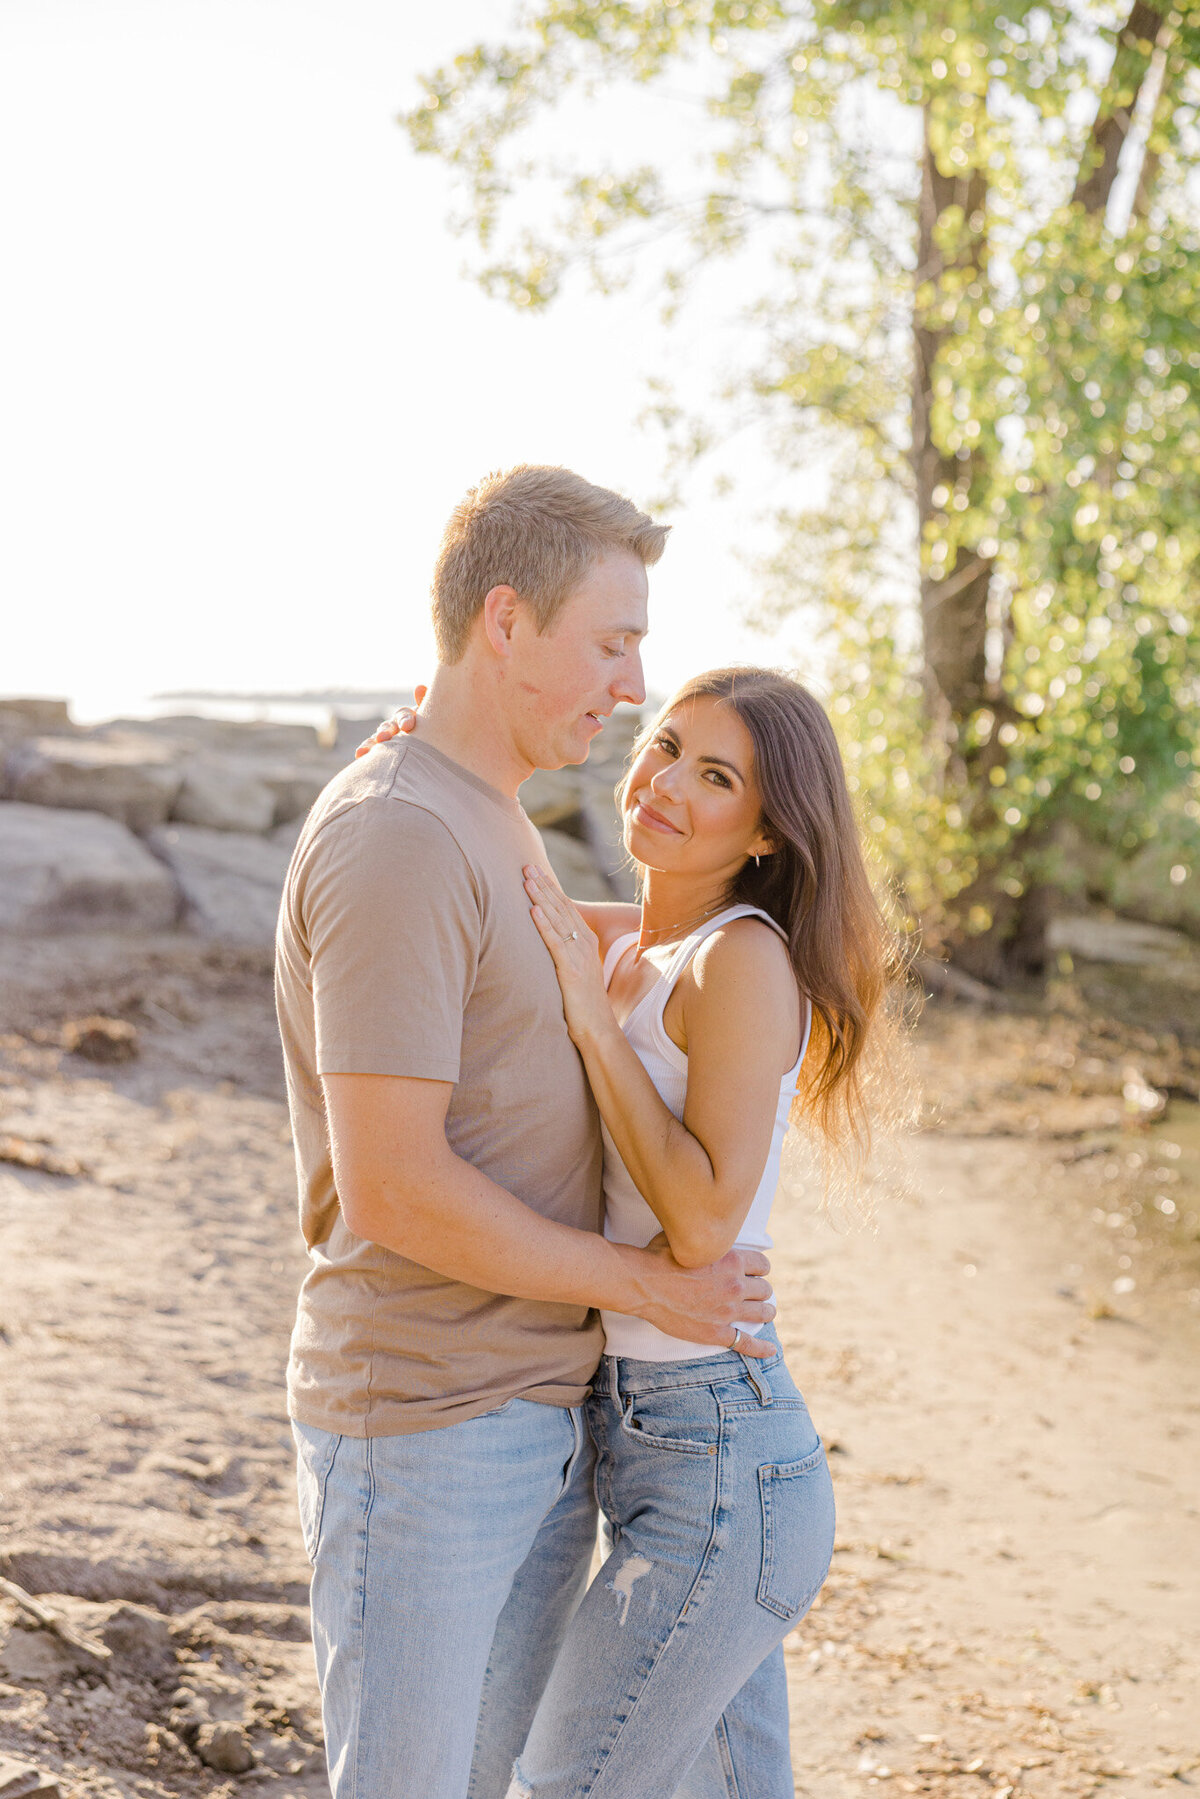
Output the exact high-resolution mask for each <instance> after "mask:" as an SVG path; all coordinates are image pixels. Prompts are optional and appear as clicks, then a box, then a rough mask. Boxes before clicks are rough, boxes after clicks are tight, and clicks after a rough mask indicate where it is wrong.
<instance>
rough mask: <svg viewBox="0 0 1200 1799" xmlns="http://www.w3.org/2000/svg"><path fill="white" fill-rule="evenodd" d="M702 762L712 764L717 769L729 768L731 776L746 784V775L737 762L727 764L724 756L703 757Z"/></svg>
mask: <svg viewBox="0 0 1200 1799" xmlns="http://www.w3.org/2000/svg"><path fill="white" fill-rule="evenodd" d="M700 760H701V762H711V763H713V764H714V765H715V766H716V767H717V768H727V769H728V770H729V772H730V774H733V775H736V776H737V778H738V780H739V781H742V782H744V781H745V779H746V777H745V775H744V774H743V773H742V771H741V769H740V768H739V767H738V765H737V763H736V762H726V760H725V758H724V756H701V758H700Z"/></svg>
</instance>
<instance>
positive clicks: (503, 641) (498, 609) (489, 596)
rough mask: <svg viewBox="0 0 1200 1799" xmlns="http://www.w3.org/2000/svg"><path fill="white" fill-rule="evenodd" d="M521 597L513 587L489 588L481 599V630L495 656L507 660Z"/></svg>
mask: <svg viewBox="0 0 1200 1799" xmlns="http://www.w3.org/2000/svg"><path fill="white" fill-rule="evenodd" d="M520 604H521V597H520V595H519V594H518V592H517V590H516V588H515V587H505V586H501V587H490V588H489V589H488V591H487V593H486V594H485V595H484V599H483V628H484V631H485V632H486V634H487V640H488V642H489V644H490V645H491V647H492V649H493V651H494V652H495V654H496V655H497V656H503V657H504V658H506V659H507V657H508V656H509V654H510V653H511V650H512V640H513V632H514V630H515V629H516V624H517V611H518V608H519V606H520Z"/></svg>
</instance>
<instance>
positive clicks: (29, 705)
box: [0, 699, 75, 743]
mask: <svg viewBox="0 0 1200 1799" xmlns="http://www.w3.org/2000/svg"><path fill="white" fill-rule="evenodd" d="M74 728H75V727H74V726H73V725H72V723H71V709H70V707H69V706H68V705H67V702H66V700H32V699H17V700H0V743H15V742H17V741H18V740H19V739H20V738H22V737H40V736H42V735H43V734H44V733H46V732H52V733H57V732H60V731H72V730H74Z"/></svg>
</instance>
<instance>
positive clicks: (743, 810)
mask: <svg viewBox="0 0 1200 1799" xmlns="http://www.w3.org/2000/svg"><path fill="white" fill-rule="evenodd" d="M622 812H623V820H622V823H623V830H624V837H625V847H626V849H627V850H628V851H629V853H630V855H631V856H634V857H635V858H636V859H637V861H639V862H640V863H642V864H643V866H644V867H646V868H653V869H661V870H663V871H664V872H666V871H667V870H670V871H671V872H672V873H675V872H678V873H680V874H696V875H704V874H712V875H720V876H722V877H724V878H725V879H728V880H732V879H733V878H734V876H735V875H736V874H737V872H738V870H739V869H740V868H741V867H742V865H743V863H744V862H745V860H746V858H747V856H754V855H764V854H766V853H767V852H768V851H769V849H770V844H769V842H768V840H767V838H766V836H765V834H764V832H763V829H762V801H761V799H760V797H759V792H758V784H757V782H756V781H755V778H754V746H753V744H752V742H751V738H750V733H749V731H747V729H746V727H745V725H744V724H743V723H742V721H741V719H740V718H739V717H738V715H737V713H736V712H735V711H734V710H733V708H732V707H731V706H729V705H727V704H725V702H724V701H722V700H719V699H716V698H714V697H713V696H711V695H709V694H700V695H697V696H696V698H695V699H690V700H685V701H683V702H682V703H681V704H680V705H678V706H675V707H673V708H672V710H671V711H670V712H669V713H668V714H667V715H666V717H665V718H664V719H662V721H661V722H660V723H659V725H658V726H657V727H656V729H655V732H654V735H653V737H652V738H651V739H650V741H649V743H648V744H647V745H646V747H645V749H644V750H643V751H642V753H641V754H640V756H639V757H638V759H637V761H636V762H635V763H634V765H633V767H632V769H631V770H630V772H629V779H628V780H627V781H626V783H625V791H624V796H623V805H622Z"/></svg>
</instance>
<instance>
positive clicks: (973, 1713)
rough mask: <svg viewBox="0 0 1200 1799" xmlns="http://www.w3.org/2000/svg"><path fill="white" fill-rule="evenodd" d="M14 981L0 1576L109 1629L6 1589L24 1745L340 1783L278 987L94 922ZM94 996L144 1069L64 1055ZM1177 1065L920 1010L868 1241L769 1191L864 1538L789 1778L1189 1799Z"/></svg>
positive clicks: (75, 1760) (1, 1378)
mask: <svg viewBox="0 0 1200 1799" xmlns="http://www.w3.org/2000/svg"><path fill="white" fill-rule="evenodd" d="M0 982H2V984H3V990H4V992H5V996H6V997H5V1028H6V1029H7V1035H4V1036H2V1037H0V1149H2V1150H3V1153H5V1154H8V1155H10V1156H11V1155H17V1156H23V1157H24V1158H25V1159H26V1161H35V1162H36V1161H38V1160H41V1161H42V1162H44V1163H48V1164H49V1165H50V1166H53V1167H57V1168H59V1169H62V1170H64V1172H59V1173H53V1172H47V1171H46V1169H45V1168H37V1167H29V1166H21V1165H18V1164H16V1163H13V1162H11V1161H9V1162H7V1163H6V1162H0V1416H2V1417H3V1420H4V1430H3V1451H4V1453H3V1460H2V1462H0V1573H2V1574H4V1575H7V1576H8V1578H9V1579H11V1580H14V1581H17V1582H19V1583H21V1585H23V1586H24V1587H25V1588H26V1589H28V1590H29V1591H30V1592H33V1593H36V1594H39V1595H42V1596H43V1597H44V1598H45V1599H46V1600H47V1601H48V1603H50V1604H51V1605H53V1606H54V1607H55V1608H57V1610H58V1611H59V1612H60V1613H61V1615H62V1616H63V1617H64V1618H67V1619H69V1620H70V1621H71V1622H73V1623H74V1624H75V1625H76V1626H78V1627H80V1628H81V1629H82V1630H83V1631H84V1632H85V1633H86V1634H87V1635H88V1636H89V1637H90V1639H91V1640H93V1641H102V1642H103V1643H105V1644H106V1645H107V1646H108V1647H109V1649H110V1655H109V1657H108V1659H107V1660H106V1661H104V1662H103V1663H100V1662H97V1661H96V1660H95V1659H94V1658H90V1657H88V1656H86V1655H84V1654H82V1652H80V1651H79V1650H77V1649H74V1648H71V1647H70V1646H68V1645H66V1644H64V1643H62V1642H61V1641H60V1640H59V1639H58V1638H56V1637H55V1635H54V1634H53V1633H52V1632H50V1631H48V1630H46V1629H44V1628H30V1626H32V1624H33V1620H32V1619H30V1618H28V1617H25V1616H23V1615H22V1614H21V1613H20V1611H19V1610H18V1608H17V1606H16V1605H15V1604H13V1603H11V1602H10V1601H7V1600H4V1599H0V1754H3V1753H4V1752H8V1753H11V1754H15V1755H20V1756H24V1757H26V1758H29V1759H31V1760H34V1761H36V1762H37V1763H38V1764H39V1765H40V1766H42V1767H43V1768H44V1769H46V1770H47V1771H49V1772H50V1773H52V1774H54V1775H55V1776H56V1777H57V1778H58V1780H59V1784H60V1789H61V1791H62V1792H63V1794H64V1795H67V1796H70V1799H74V1796H75V1795H83V1794H96V1795H100V1794H105V1795H115V1794H118V1793H120V1794H127V1795H133V1794H145V1795H160V1794H161V1795H168V1794H171V1795H174V1794H179V1795H182V1796H185V1799H191V1796H193V1795H199V1794H201V1793H205V1794H208V1793H214V1794H215V1793H220V1794H226V1793H230V1794H231V1793H233V1792H234V1791H235V1789H239V1788H240V1789H242V1790H243V1791H258V1790H262V1791H264V1792H266V1791H269V1792H270V1793H271V1794H272V1795H274V1796H275V1799H285V1796H286V1795H291V1794H297V1795H299V1794H313V1795H316V1794H319V1793H321V1792H323V1791H324V1790H326V1789H325V1786H324V1780H323V1773H322V1763H321V1756H320V1749H319V1736H320V1731H319V1720H318V1713H317V1707H316V1690H315V1682H314V1679H313V1676H312V1673H311V1668H310V1661H309V1656H310V1650H309V1646H308V1643H307V1641H306V1632H307V1618H306V1611H305V1598H306V1573H307V1570H306V1564H305V1562H304V1558H303V1553H302V1550H301V1546H300V1538H299V1531H298V1527H297V1523H296V1519H295V1511H294V1499H293V1493H292V1484H291V1445H290V1438H289V1435H288V1429H287V1422H286V1418H285V1414H284V1407H283V1395H282V1388H281V1372H282V1366H283V1361H284V1356H285V1351H286V1341H287V1333H288V1329H289V1325H290V1319H291V1311H292V1305H293V1298H294V1293H295V1288H296V1285H297V1282H298V1279H299V1276H300V1273H301V1268H302V1258H301V1254H300V1250H299V1247H298V1235H297V1232H296V1229H295V1223H294V1183H293V1172H292V1160H291V1150H290V1145H289V1136H288V1128H287V1117H286V1110H285V1107H284V1105H283V1101H282V1095H281V1081H280V1074H279V1069H278V1057H277V1051H276V1047H275V1042H274V1036H273V1028H272V1019H271V1013H270V1008H269V989H268V985H267V978H266V971H265V969H264V968H263V966H262V965H261V963H259V962H256V961H255V960H254V958H247V957H238V956H234V955H231V954H229V953H224V954H223V953H221V952H218V951H215V950H211V949H210V950H207V951H205V950H202V949H200V948H199V947H194V948H192V949H190V950H186V951H184V950H181V948H180V945H179V942H178V940H175V941H166V940H164V941H163V942H162V943H158V944H155V943H148V944H143V945H140V946H138V948H137V951H136V954H131V952H130V950H129V948H128V946H127V945H122V944H121V943H119V942H116V941H113V942H107V943H106V942H105V941H104V940H103V939H89V940H87V941H80V942H77V943H73V944H66V945H64V944H62V943H60V944H43V945H40V946H39V945H30V944H26V945H12V944H10V945H9V946H8V947H7V948H6V949H5V950H3V951H0ZM81 1011H101V1012H104V1013H107V1014H110V1015H113V1016H118V1017H122V1018H124V1019H126V1020H128V1021H129V1022H131V1023H132V1024H133V1025H134V1027H135V1029H136V1031H137V1033H138V1038H139V1044H140V1054H139V1055H138V1056H137V1057H136V1059H134V1060H132V1061H129V1062H128V1063H125V1064H123V1065H119V1066H115V1067H98V1066H94V1065H92V1064H89V1063H88V1062H86V1061H84V1060H83V1059H82V1058H81V1057H79V1056H78V1055H71V1054H69V1053H67V1052H66V1051H65V1050H64V1049H63V1047H62V1033H61V1025H62V1022H63V1020H64V1019H66V1018H69V1017H71V1016H73V1015H77V1014H78V1013H79V1012H81ZM1160 1051H1161V1045H1160V1044H1158V1043H1157V1042H1156V1041H1155V1040H1154V1039H1152V1038H1149V1037H1145V1036H1144V1035H1143V1036H1141V1037H1139V1036H1138V1035H1137V1033H1136V1032H1132V1033H1131V1032H1130V1031H1129V1030H1124V1031H1123V1030H1122V1029H1121V1028H1118V1027H1111V1028H1108V1029H1107V1030H1106V1028H1105V1027H1103V1026H1099V1027H1095V1026H1094V1025H1093V1022H1091V1021H1089V1019H1088V1018H1087V1017H1086V1016H1085V1015H1084V1013H1083V1012H1082V1011H1080V1009H1079V1008H1078V1007H1076V1008H1075V1009H1074V1011H1073V1012H1072V1011H1071V1009H1070V1008H1069V1007H1068V1008H1067V1009H1066V1011H1065V1012H1064V1014H1063V1015H1062V1016H1056V1017H1054V1018H1053V1019H1046V1018H1045V1017H1031V1016H1001V1017H994V1016H988V1015H984V1014H979V1013H976V1012H971V1011H963V1010H957V1009H955V1008H943V1007H935V1008H931V1009H930V1010H929V1012H928V1013H927V1015H926V1018H925V1020H924V1022H923V1024H922V1026H921V1030H920V1035H919V1059H920V1065H921V1069H922V1074H923V1079H924V1082H925V1089H926V1093H927V1095H928V1097H929V1100H930V1124H931V1127H932V1128H930V1129H929V1130H927V1131H926V1132H924V1133H923V1134H922V1135H921V1136H920V1137H919V1138H918V1139H917V1140H916V1143H915V1146H914V1149H913V1154H912V1163H911V1192H910V1194H909V1195H908V1197H906V1198H901V1197H898V1196H896V1195H895V1194H891V1193H888V1192H885V1193H884V1194H883V1195H882V1196H881V1200H880V1221H879V1227H878V1230H877V1232H876V1233H875V1234H870V1233H865V1232H862V1231H857V1232H854V1231H846V1232H839V1231H836V1230H834V1229H832V1228H830V1227H829V1226H828V1225H826V1224H822V1223H821V1222H820V1220H819V1219H817V1218H816V1217H815V1216H814V1215H813V1212H812V1209H811V1208H810V1207H809V1206H808V1205H806V1204H802V1203H799V1202H797V1201H795V1200H793V1201H789V1202H787V1203H785V1204H782V1205H781V1207H780V1211H779V1214H778V1227H779V1228H778V1238H779V1242H778V1249H777V1252H776V1274H777V1282H778V1290H779V1296H780V1301H781V1325H782V1329H783V1334H784V1337H785V1341H786V1344H787V1347H788V1350H789V1359H790V1361H791V1364H792V1366H793V1369H794V1371H795V1372H796V1374H797V1377H798V1378H799V1380H800V1382H801V1384H802V1385H803V1387H804V1389H805V1391H806V1394H807V1396H808V1399H809V1403H810V1406H811V1409H812V1411H813V1415H814V1417H815V1419H816V1421H817V1423H818V1426H819V1427H820V1428H821V1430H822V1433H823V1435H824V1437H825V1439H826V1443H827V1446H828V1448H829V1451H830V1460H831V1466H832V1467H833V1470H834V1475H835V1479H836V1483H837V1492H838V1505H839V1520H840V1522H839V1535H838V1547H837V1551H836V1554H835V1559H834V1566H833V1571H832V1573H831V1576H830V1580H829V1582H828V1584H827V1586H826V1589H825V1591H824V1594H823V1595H822V1598H821V1600H820V1602H819V1605H818V1607H817V1609H815V1610H814V1612H813V1613H812V1614H811V1616H810V1617H809V1619H808V1620H806V1622H805V1623H804V1625H803V1626H802V1628H801V1629H800V1630H798V1631H797V1632H795V1633H794V1635H793V1637H792V1638H790V1639H789V1642H788V1652H789V1662H790V1668H791V1674H792V1694H793V1703H794V1715H795V1732H794V1742H795V1761H796V1776H797V1792H798V1793H801V1794H807V1795H812V1796H813V1799H841V1796H842V1795H862V1794H865V1793H867V1792H870V1791H874V1790H885V1791H896V1792H921V1793H933V1794H941V1795H954V1796H955V1799H974V1796H975V1795H980V1796H982V1795H986V1794H991V1795H994V1796H999V1799H1008V1796H1010V1795H1031V1796H1034V1795H1066V1794H1071V1795H1075V1794H1079V1795H1082V1794H1090V1793H1094V1792H1099V1791H1105V1792H1109V1791H1111V1792H1112V1793H1113V1794H1114V1795H1117V1794H1124V1795H1138V1794H1143V1793H1151V1792H1157V1791H1160V1790H1161V1791H1169V1792H1174V1791H1176V1790H1179V1789H1180V1788H1181V1787H1182V1788H1183V1789H1184V1790H1186V1789H1188V1788H1189V1787H1192V1786H1195V1787H1197V1788H1200V1701H1198V1700H1197V1697H1196V1694H1197V1689H1198V1684H1200V1683H1198V1675H1200V1667H1198V1663H1200V1644H1198V1641H1197V1637H1198V1631H1197V1619H1200V1595H1198V1593H1197V1571H1198V1568H1200V1533H1198V1530H1197V1516H1198V1511H1200V1450H1198V1444H1200V1386H1198V1384H1197V1373H1196V1371H1197V1367H1198V1360H1200V1358H1198V1352H1200V1243H1198V1242H1197V1237H1198V1227H1200V1217H1198V1216H1197V1214H1198V1213H1200V1198H1198V1194H1200V1133H1197V1132H1196V1131H1195V1119H1196V1116H1197V1114H1195V1113H1194V1112H1193V1111H1190V1110H1189V1109H1188V1107H1187V1105H1186V1103H1185V1102H1180V1103H1179V1105H1178V1106H1177V1107H1176V1109H1175V1110H1174V1112H1168V1114H1167V1117H1166V1119H1165V1121H1163V1122H1160V1123H1158V1124H1153V1125H1149V1126H1147V1125H1145V1124H1137V1125H1133V1124H1130V1123H1129V1122H1128V1121H1129V1119H1130V1118H1131V1117H1133V1116H1135V1115H1136V1116H1137V1117H1141V1116H1142V1115H1143V1112H1144V1113H1145V1115H1147V1116H1148V1115H1149V1108H1147V1107H1143V1108H1142V1111H1141V1112H1139V1101H1138V1099H1137V1080H1142V1081H1143V1082H1145V1081H1150V1082H1151V1083H1153V1081H1154V1080H1155V1079H1158V1080H1160V1081H1163V1082H1165V1083H1168V1084H1169V1083H1170V1082H1172V1081H1173V1080H1175V1079H1177V1078H1181V1077H1179V1071H1178V1067H1175V1070H1174V1074H1172V1073H1171V1071H1170V1070H1167V1072H1166V1073H1165V1074H1164V1073H1163V1072H1162V1069H1163V1067H1164V1066H1165V1064H1164V1063H1163V1057H1162V1054H1161V1053H1160ZM1172 1054H1174V1052H1173V1051H1171V1050H1170V1046H1168V1053H1167V1060H1168V1061H1170V1060H1171V1055H1172ZM1131 1057H1132V1058H1133V1062H1132V1063H1131ZM1156 1058H1157V1060H1156ZM1175 1062H1176V1063H1177V1062H1178V1056H1177V1055H1175ZM1135 1064H1136V1066H1135ZM1156 1069H1157V1070H1158V1072H1157V1074H1156ZM1135 1076H1136V1079H1135V1078H1134V1077H1135ZM1180 1090H1181V1091H1183V1090H1186V1083H1185V1086H1184V1087H1183V1088H1181V1089H1180ZM1131 1095H1132V1097H1131ZM1176 1120H1178V1121H1179V1122H1178V1124H1177V1123H1176ZM1189 1132H1191V1133H1192V1134H1193V1135H1192V1136H1189V1135H1188V1133H1189ZM1176 1138H1178V1139H1179V1141H1176ZM1193 1138H1194V1141H1193ZM197 1749H199V1750H200V1752H201V1753H202V1754H204V1755H206V1756H207V1757H208V1760H209V1762H216V1763H217V1764H218V1765H217V1766H215V1767H214V1766H211V1765H206V1763H205V1762H204V1761H202V1760H200V1759H198V1758H197V1754H196V1750H197ZM246 1761H250V1762H251V1765H250V1766H249V1768H248V1769H246V1771H244V1772H241V1773H234V1772H231V1771H227V1770H228V1769H229V1768H230V1767H234V1766H237V1765H238V1764H239V1763H243V1764H244V1763H245V1762H246ZM222 1763H224V1764H225V1766H222V1765H221V1764H222ZM664 1799H665V1796H664ZM747 1799H752V1796H747Z"/></svg>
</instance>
